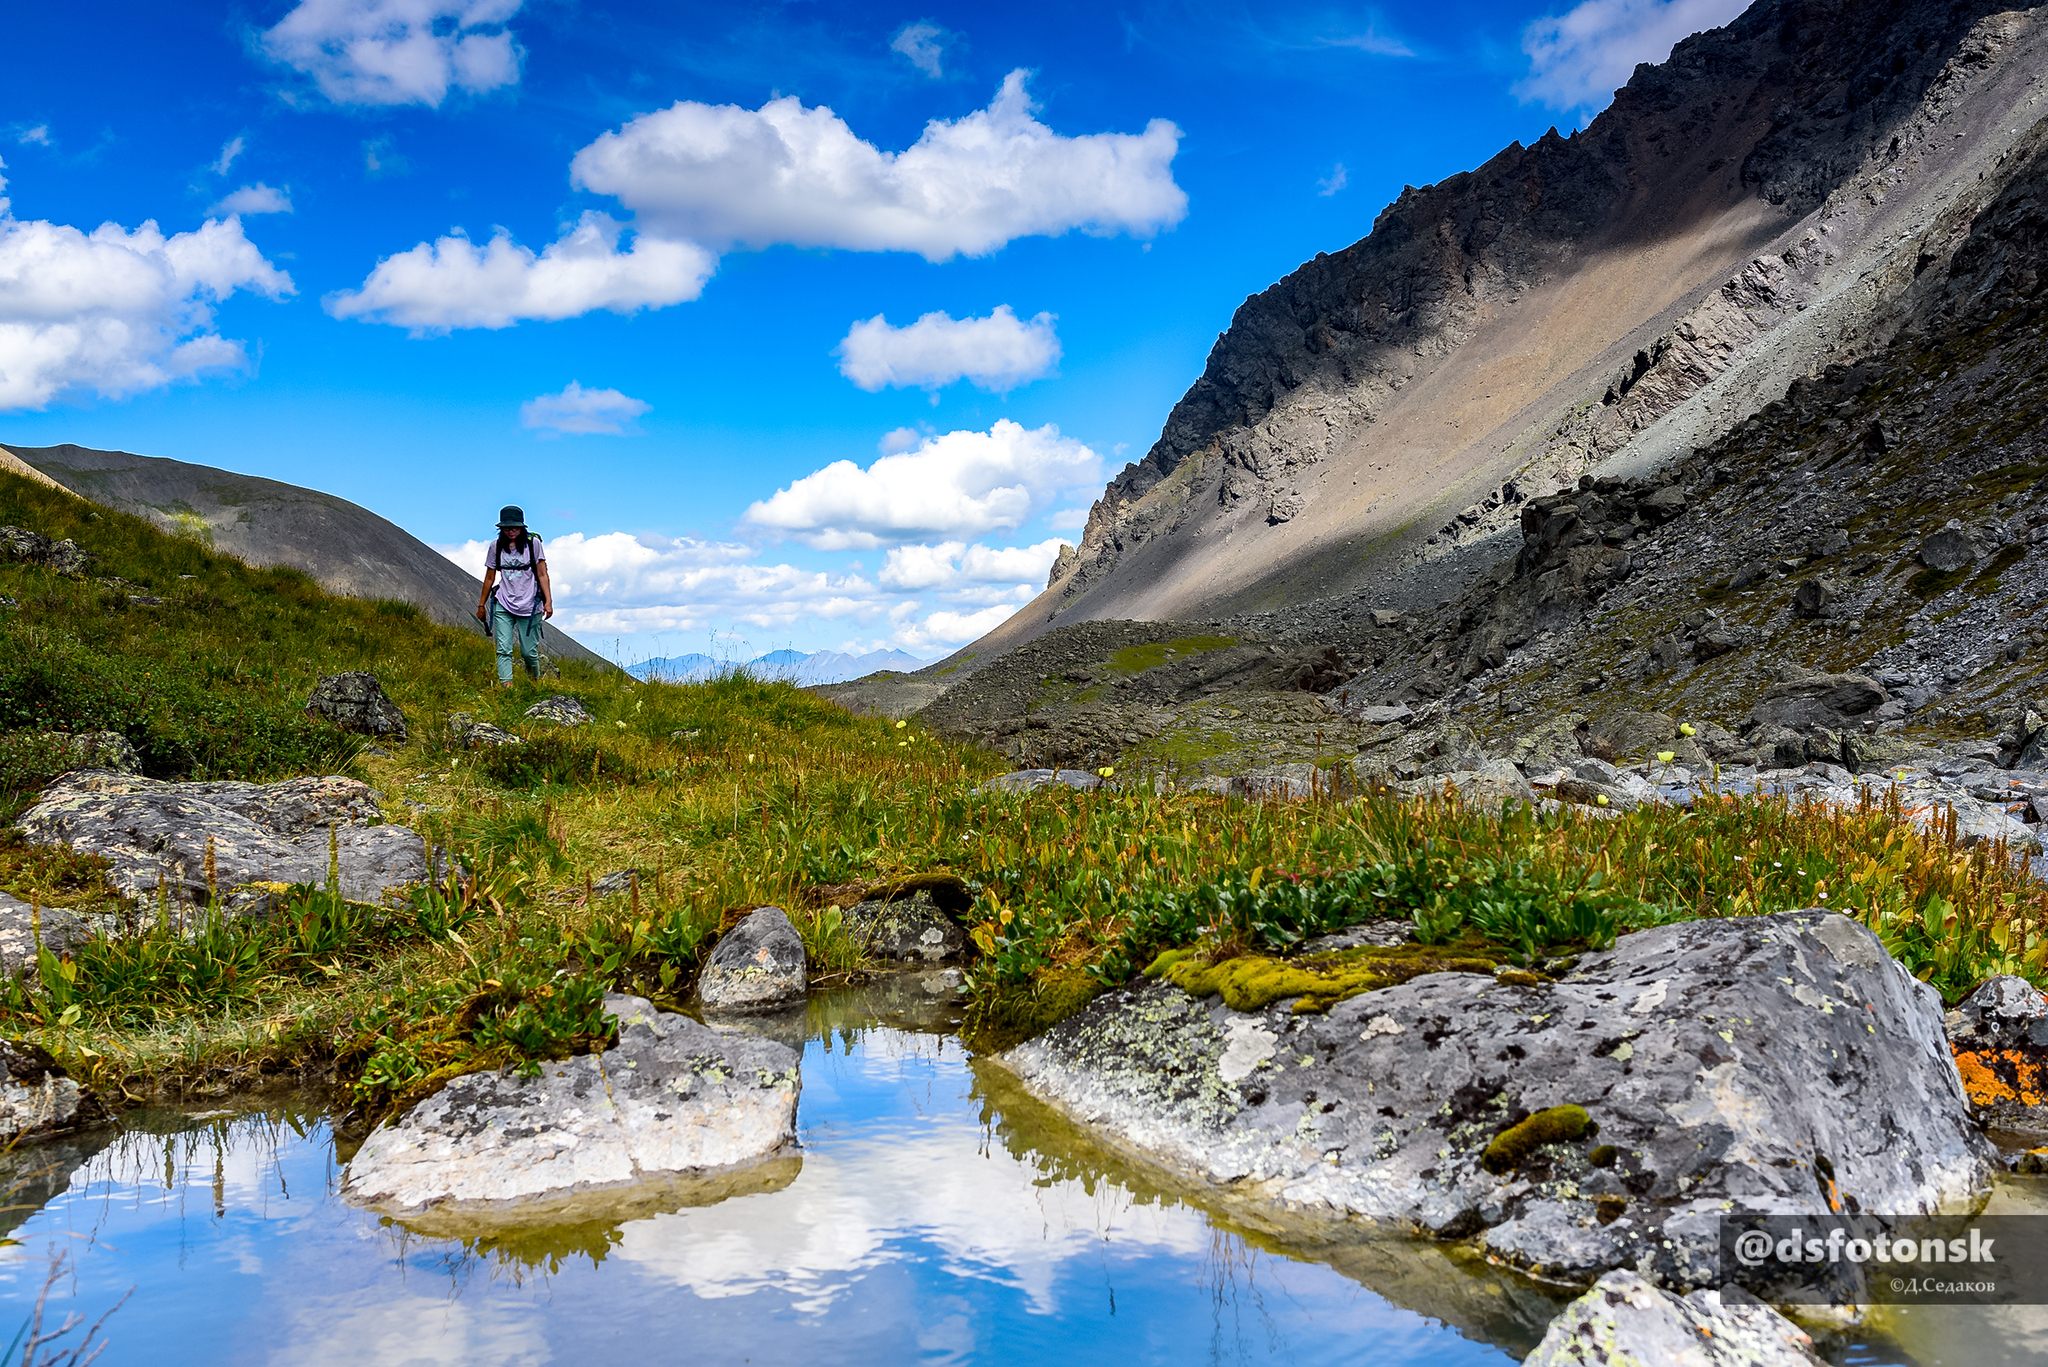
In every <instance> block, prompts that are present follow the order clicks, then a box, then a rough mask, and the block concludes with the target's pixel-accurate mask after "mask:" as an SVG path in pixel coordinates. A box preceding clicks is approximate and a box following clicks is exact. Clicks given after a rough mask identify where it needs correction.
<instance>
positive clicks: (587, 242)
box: [327, 212, 717, 334]
mask: <svg viewBox="0 0 2048 1367" xmlns="http://www.w3.org/2000/svg"><path fill="white" fill-rule="evenodd" d="M623 227H624V225H622V224H620V223H618V222H616V221H615V220H613V219H612V218H610V217H609V216H607V215H605V214H600V213H596V212H588V213H585V214H584V215H583V217H582V218H581V219H579V220H578V221H577V222H575V223H574V224H572V225H570V226H569V227H568V228H566V229H564V230H563V232H562V235H561V237H559V238H558V239H556V240H555V241H554V242H552V243H550V244H549V245H548V247H547V248H546V249H545V250H543V251H542V252H541V253H540V254H539V255H538V256H536V255H534V253H533V252H532V251H531V250H530V249H529V248H526V247H522V246H520V245H519V244H518V243H516V242H514V241H513V240H512V235H511V234H510V233H508V232H506V231H505V230H504V229H502V228H501V229H499V230H498V232H497V234H496V235H495V236H494V237H492V238H491V240H490V242H489V243H488V244H487V245H485V246H482V247H479V246H477V245H476V244H475V243H474V242H472V241H470V240H469V238H468V237H466V236H464V235H462V233H461V232H460V231H457V232H455V233H451V234H450V235H449V236H447V237H443V238H441V239H439V240H438V241H436V242H434V243H433V244H432V245H429V244H427V243H425V242H422V243H420V244H419V245H417V246H415V247H413V248H412V249H411V250H410V251H404V252H400V253H399V254H398V255H396V256H390V257H386V258H385V259H384V260H382V261H380V262H378V263H377V268H376V269H375V270H373V271H371V272H370V275H369V278H368V279H366V280H365V281H363V287H362V288H361V289H359V290H344V291H342V292H341V293H339V294H336V295H333V296H331V297H330V298H329V299H328V300H327V311H328V312H329V313H331V314H333V315H334V316H335V317H336V318H363V319H368V320H370V321H372V322H379V323H392V324H396V325H397V326H399V327H405V328H410V329H412V330H413V332H414V333H416V334H417V333H427V332H447V331H449V330H451V329H454V328H505V327H510V326H512V325H513V324H514V323H517V322H521V321H525V320H528V319H545V320H550V321H552V320H555V319H561V318H574V317H576V316H578V315H579V314H584V313H590V312H593V311H594V310H597V309H609V310H611V311H612V312H613V313H633V312H635V311H637V310H639V309H643V308H661V307H664V306H665V305H668V304H678V303H681V302H682V301H683V300H685V299H695V298H696V297H697V295H698V294H699V293H701V292H702V291H703V288H704V282H705V281H706V280H708V279H709V278H710V277H711V272H712V270H713V269H714V268H715V267H716V265H717V261H716V260H715V258H713V257H712V255H711V254H710V253H709V252H707V251H705V250H704V249H703V248H701V247H698V246H697V245H695V244H694V243H690V242H672V241H667V240H665V239H661V238H655V237H649V236H647V235H645V234H642V235H641V236H639V237H637V238H635V239H634V241H633V245H632V246H631V247H630V248H629V249H628V250H626V251H620V250H619V238H620V234H621V232H622V231H623Z"/></svg>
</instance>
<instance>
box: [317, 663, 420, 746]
mask: <svg viewBox="0 0 2048 1367" xmlns="http://www.w3.org/2000/svg"><path fill="white" fill-rule="evenodd" d="M306 715H308V716H312V717H320V718H322V719H324V720H326V721H330V722H333V723H334V724H335V725H336V726H338V727H340V728H341V729H342V730H344V731H352V732H354V733H355V734H356V735H359V736H382V737H388V738H389V739H391V740H396V741H402V740H404V739H405V713H403V712H401V711H399V710H398V704H397V703H395V702H393V701H391V699H390V698H388V697H386V696H385V694H384V685H382V684H380V683H378V682H377V676H376V675H375V674H368V673H364V672H363V671H361V670H353V671H350V672H349V673H346V674H328V675H326V676H324V677H322V678H321V679H320V681H319V682H317V683H315V684H314V685H313V692H312V695H311V696H310V697H308V698H307V699H306Z"/></svg>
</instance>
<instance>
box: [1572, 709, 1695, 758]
mask: <svg viewBox="0 0 2048 1367" xmlns="http://www.w3.org/2000/svg"><path fill="white" fill-rule="evenodd" d="M1586 735H1587V740H1588V741H1589V742H1590V743H1591V745H1590V748H1592V749H1594V750H1597V751H1599V752H1600V753H1602V754H1604V755H1607V756H1609V757H1612V758H1620V757H1623V756H1627V757H1631V758H1635V759H1641V758H1642V757H1644V756H1646V755H1651V754H1655V753H1656V752H1657V751H1659V750H1665V749H1669V748H1670V746H1669V742H1670V741H1672V740H1674V739H1676V738H1677V736H1678V719H1677V718H1676V717H1672V716H1667V715H1666V714H1665V713H1662V712H1643V711H1638V710H1634V709H1630V710H1625V711H1621V712H1616V713H1613V714H1612V715H1610V716H1607V717H1603V718H1601V719H1600V720H1598V721H1596V722H1594V723H1593V724H1592V725H1591V726H1589V727H1588V728H1587V730H1586Z"/></svg>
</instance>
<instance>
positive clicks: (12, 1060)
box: [0, 1040, 106, 1144]
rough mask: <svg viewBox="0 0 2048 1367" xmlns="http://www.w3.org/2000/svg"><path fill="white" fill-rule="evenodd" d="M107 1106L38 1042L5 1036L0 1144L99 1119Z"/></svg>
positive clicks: (1, 1043) (0, 1044)
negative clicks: (65, 1069)
mask: <svg viewBox="0 0 2048 1367" xmlns="http://www.w3.org/2000/svg"><path fill="white" fill-rule="evenodd" d="M105 1114H106V1108H105V1107H104V1106H102V1105H101V1104H100V1101H99V1099H98V1098H97V1097H95V1096H94V1095H93V1094H92V1093H91V1092H90V1091H88V1090H86V1089H85V1088H84V1087H81V1086H79V1085H78V1083H77V1081H76V1080H74V1079H73V1078H72V1077H70V1076H69V1075H68V1074H67V1073H65V1071H64V1070H63V1069H62V1068H60V1067H58V1066H57V1061H56V1060H55V1059H53V1058H51V1057H50V1056H49V1055H48V1054H46V1053H44V1052H43V1051H42V1050H41V1049H39V1048H37V1047H36V1046H35V1045H33V1044H28V1043H26V1042H24V1041H21V1040H0V1144H12V1143H13V1142H14V1141H15V1140H18V1139H23V1138H27V1137H30V1136H34V1135H39V1134H50V1133H53V1132H55V1131H58V1130H67V1129H72V1128H74V1127H76V1126H78V1125H82V1124H85V1123H87V1122H89V1121H92V1120H97V1119H99V1118H101V1117H103V1116H104V1115H105Z"/></svg>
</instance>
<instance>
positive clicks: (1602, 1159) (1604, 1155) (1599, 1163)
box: [1586, 1144, 1621, 1168]
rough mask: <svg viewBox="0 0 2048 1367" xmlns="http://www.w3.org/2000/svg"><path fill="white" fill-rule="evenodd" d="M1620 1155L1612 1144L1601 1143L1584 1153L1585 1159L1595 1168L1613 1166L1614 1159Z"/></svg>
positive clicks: (1619, 1151)
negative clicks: (1589, 1151)
mask: <svg viewBox="0 0 2048 1367" xmlns="http://www.w3.org/2000/svg"><path fill="white" fill-rule="evenodd" d="M1620 1157H1621V1150H1620V1149H1617V1148H1615V1147H1614V1145H1612V1144H1602V1145H1600V1146H1599V1147H1598V1148H1596V1149H1594V1150H1593V1151H1592V1152H1591V1153H1589V1154H1587V1155H1586V1161H1587V1162H1588V1163H1591V1164H1592V1165H1593V1166H1594V1167H1596V1168H1611V1167H1613V1166H1614V1164H1615V1160H1616V1159H1618V1158H1620Z"/></svg>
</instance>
